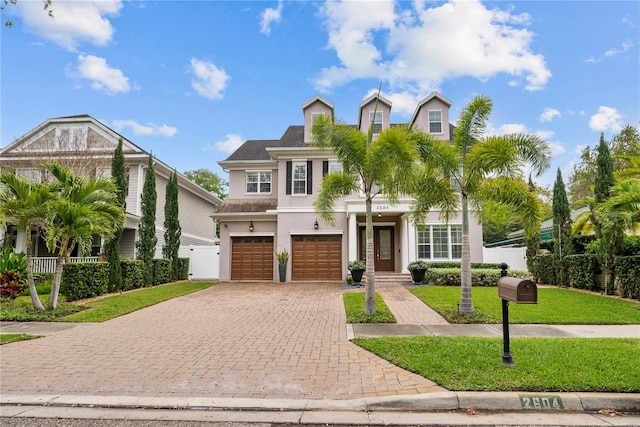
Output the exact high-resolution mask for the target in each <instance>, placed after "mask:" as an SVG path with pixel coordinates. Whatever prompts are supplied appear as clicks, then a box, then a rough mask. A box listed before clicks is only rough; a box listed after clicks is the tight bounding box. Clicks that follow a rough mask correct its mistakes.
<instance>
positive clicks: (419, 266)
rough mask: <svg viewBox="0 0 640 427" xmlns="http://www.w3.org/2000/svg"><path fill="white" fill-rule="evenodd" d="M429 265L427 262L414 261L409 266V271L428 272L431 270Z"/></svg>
mask: <svg viewBox="0 0 640 427" xmlns="http://www.w3.org/2000/svg"><path fill="white" fill-rule="evenodd" d="M429 266H430V265H429V263H428V262H426V261H419V260H418V261H413V262H410V263H409V265H408V266H407V270H409V271H411V270H427V269H428V268H429Z"/></svg>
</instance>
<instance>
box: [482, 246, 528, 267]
mask: <svg viewBox="0 0 640 427" xmlns="http://www.w3.org/2000/svg"><path fill="white" fill-rule="evenodd" d="M483 260H484V262H506V263H507V265H508V266H509V269H511V270H522V271H528V270H527V248H483Z"/></svg>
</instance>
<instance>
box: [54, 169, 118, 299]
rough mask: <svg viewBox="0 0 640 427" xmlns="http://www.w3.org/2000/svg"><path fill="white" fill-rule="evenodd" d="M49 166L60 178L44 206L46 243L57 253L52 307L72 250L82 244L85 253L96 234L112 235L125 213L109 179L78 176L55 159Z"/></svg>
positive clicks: (107, 236)
mask: <svg viewBox="0 0 640 427" xmlns="http://www.w3.org/2000/svg"><path fill="white" fill-rule="evenodd" d="M46 168H47V170H48V171H49V172H50V173H51V175H52V176H53V177H54V178H55V179H56V180H57V182H55V183H53V184H51V186H52V188H53V191H55V193H56V197H55V198H54V199H52V200H49V201H48V202H47V203H46V205H45V210H46V217H45V218H46V221H45V224H46V225H45V242H46V244H47V249H48V250H49V251H50V252H52V253H56V254H57V259H56V268H55V272H54V274H53V280H52V283H51V296H50V297H49V304H48V307H47V308H49V309H50V310H53V309H54V308H56V306H57V304H58V294H59V292H60V279H61V277H62V268H63V266H64V264H65V263H66V262H68V261H69V258H70V257H71V252H73V250H74V249H75V247H76V246H79V248H80V252H81V253H82V254H85V253H88V252H89V250H90V249H91V242H92V240H93V236H94V235H98V236H100V237H102V238H104V239H110V238H112V236H113V234H114V233H115V232H116V231H118V230H120V229H122V227H124V221H125V214H124V210H123V209H122V207H121V206H120V205H119V204H118V197H117V191H116V186H115V184H114V183H113V181H112V180H111V179H110V178H97V179H92V178H85V177H81V176H76V175H73V173H72V172H71V171H70V170H69V169H67V168H65V167H64V166H61V165H60V164H58V163H56V162H48V163H47V164H46Z"/></svg>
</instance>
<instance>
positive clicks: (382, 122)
mask: <svg viewBox="0 0 640 427" xmlns="http://www.w3.org/2000/svg"><path fill="white" fill-rule="evenodd" d="M390 116H391V101H389V100H388V99H386V98H384V97H382V96H379V95H378V94H373V95H371V96H370V97H368V98H366V99H365V100H364V101H362V102H361V103H360V114H359V115H358V129H360V130H361V131H362V132H364V133H367V132H368V131H369V124H370V123H371V122H372V121H373V136H374V137H375V136H376V135H377V134H378V133H380V131H381V130H382V129H386V128H388V127H389V123H390V122H389V120H390Z"/></svg>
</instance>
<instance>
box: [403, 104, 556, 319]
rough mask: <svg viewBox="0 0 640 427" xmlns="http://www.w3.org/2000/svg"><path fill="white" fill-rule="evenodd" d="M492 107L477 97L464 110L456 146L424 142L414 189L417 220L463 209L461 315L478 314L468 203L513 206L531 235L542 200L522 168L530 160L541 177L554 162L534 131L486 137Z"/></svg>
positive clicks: (460, 119) (459, 123) (447, 218)
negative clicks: (429, 214)
mask: <svg viewBox="0 0 640 427" xmlns="http://www.w3.org/2000/svg"><path fill="white" fill-rule="evenodd" d="M492 107H493V103H492V101H491V99H489V98H488V97H485V96H481V95H479V96H476V97H475V98H474V99H473V100H472V101H470V102H469V104H467V105H466V106H465V108H464V109H463V110H462V112H461V113H460V118H459V119H458V122H457V124H456V129H455V134H454V141H453V144H451V143H449V142H448V141H438V140H434V141H432V143H430V144H427V145H425V148H424V149H423V151H422V159H423V165H422V168H421V171H420V172H419V175H420V177H421V178H420V180H419V181H418V182H417V183H416V184H417V185H416V186H415V188H414V189H413V191H412V195H413V196H414V197H415V199H416V201H415V204H414V207H413V211H412V216H413V217H414V218H415V219H414V221H416V222H420V221H421V220H422V219H423V218H424V216H425V215H426V213H427V212H429V210H431V209H432V208H438V209H439V210H440V211H441V214H442V216H443V217H444V219H445V220H447V221H448V220H449V218H450V217H451V216H452V215H453V214H455V213H458V212H460V210H461V215H462V258H461V297H460V306H459V312H460V313H461V314H473V313H474V312H475V311H474V308H473V300H472V296H471V253H470V245H469V203H471V205H472V207H474V208H475V209H476V210H479V209H480V206H481V205H482V202H483V201H495V202H499V203H502V204H505V205H507V206H511V207H512V209H513V211H514V213H516V214H519V215H520V216H521V218H522V219H523V221H524V224H525V234H526V235H527V236H531V235H533V234H534V233H535V232H536V231H539V227H540V221H541V218H540V201H539V200H538V198H537V197H536V195H535V194H534V193H532V192H530V191H529V188H528V184H527V183H526V182H525V181H524V179H523V177H524V173H523V170H522V169H523V166H524V165H526V164H528V165H530V167H531V168H532V170H533V172H534V173H535V174H536V175H540V174H541V173H542V172H543V171H545V170H546V169H547V168H548V167H549V162H550V149H549V146H548V145H547V143H546V142H545V141H543V140H542V139H541V138H539V137H537V136H535V135H530V134H525V133H514V134H509V135H501V136H486V135H485V134H484V132H485V129H486V124H487V120H488V118H489V115H490V113H491V109H492ZM454 200H455V203H452V202H453V201H454Z"/></svg>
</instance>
